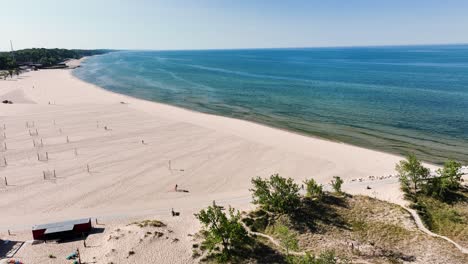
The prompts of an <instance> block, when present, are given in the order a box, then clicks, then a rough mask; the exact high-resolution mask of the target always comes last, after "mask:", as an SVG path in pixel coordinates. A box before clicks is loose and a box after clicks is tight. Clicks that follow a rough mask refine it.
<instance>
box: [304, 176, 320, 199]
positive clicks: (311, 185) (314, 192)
mask: <svg viewBox="0 0 468 264" xmlns="http://www.w3.org/2000/svg"><path fill="white" fill-rule="evenodd" d="M304 184H305V185H306V197H310V198H317V199H320V198H322V196H323V186H322V185H321V184H318V183H317V182H316V181H315V180H314V179H310V180H305V181H304Z"/></svg>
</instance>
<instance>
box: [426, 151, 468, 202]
mask: <svg viewBox="0 0 468 264" xmlns="http://www.w3.org/2000/svg"><path fill="white" fill-rule="evenodd" d="M461 167H462V166H461V163H458V162H456V161H453V160H449V161H446V162H445V163H444V167H443V168H442V169H438V170H437V176H436V177H434V178H429V179H427V183H426V184H425V185H424V186H423V189H424V193H425V194H426V195H430V196H432V197H434V198H438V199H440V200H445V199H446V198H447V194H448V193H449V192H450V191H454V190H457V189H458V188H460V185H461V183H460V182H461V178H462V176H463V173H462V172H461Z"/></svg>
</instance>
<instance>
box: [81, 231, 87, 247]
mask: <svg viewBox="0 0 468 264" xmlns="http://www.w3.org/2000/svg"><path fill="white" fill-rule="evenodd" d="M81 237H82V238H83V246H84V247H86V237H85V236H84V233H81Z"/></svg>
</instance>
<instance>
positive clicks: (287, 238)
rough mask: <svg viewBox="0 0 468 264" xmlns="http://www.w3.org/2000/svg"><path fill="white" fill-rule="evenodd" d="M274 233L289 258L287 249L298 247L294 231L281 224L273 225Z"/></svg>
mask: <svg viewBox="0 0 468 264" xmlns="http://www.w3.org/2000/svg"><path fill="white" fill-rule="evenodd" d="M275 233H276V235H277V236H278V238H279V240H280V244H281V246H282V247H283V248H285V249H286V256H287V257H288V258H289V251H290V250H297V249H298V248H299V246H298V240H297V235H296V233H295V232H292V231H290V230H289V228H288V227H287V226H285V225H282V224H277V225H276V226H275Z"/></svg>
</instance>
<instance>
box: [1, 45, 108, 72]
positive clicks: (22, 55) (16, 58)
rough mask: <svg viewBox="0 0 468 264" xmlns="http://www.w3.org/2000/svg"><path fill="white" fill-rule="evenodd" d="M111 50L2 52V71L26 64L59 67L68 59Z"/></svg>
mask: <svg viewBox="0 0 468 264" xmlns="http://www.w3.org/2000/svg"><path fill="white" fill-rule="evenodd" d="M107 52H110V50H78V49H72V50H68V49H43V48H40V49H37V48H33V49H23V50H17V51H14V52H0V70H13V69H16V68H17V67H18V66H19V65H22V64H26V63H34V64H42V66H44V67H50V66H54V65H57V64H58V63H60V62H63V61H65V60H68V59H79V58H82V57H85V56H92V55H98V54H104V53H107Z"/></svg>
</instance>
